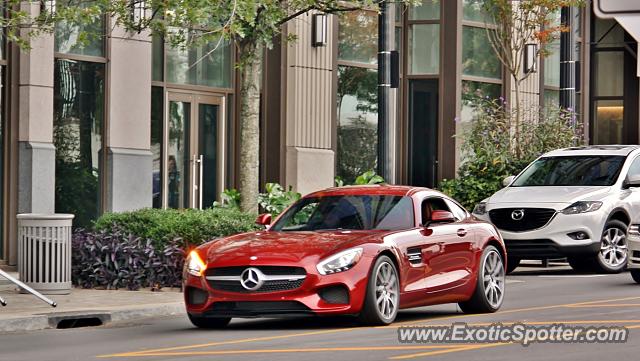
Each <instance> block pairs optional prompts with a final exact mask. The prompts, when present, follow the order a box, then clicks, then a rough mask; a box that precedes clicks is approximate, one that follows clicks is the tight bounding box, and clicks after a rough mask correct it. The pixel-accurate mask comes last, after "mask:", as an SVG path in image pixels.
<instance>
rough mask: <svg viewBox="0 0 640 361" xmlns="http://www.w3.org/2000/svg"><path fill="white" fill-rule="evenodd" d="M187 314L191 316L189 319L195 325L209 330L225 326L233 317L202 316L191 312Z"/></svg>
mask: <svg viewBox="0 0 640 361" xmlns="http://www.w3.org/2000/svg"><path fill="white" fill-rule="evenodd" d="M187 315H188V316H189V321H191V323H192V324H193V325H194V326H196V327H198V328H204V329H209V330H210V329H217V328H224V327H226V326H227V325H228V324H229V322H231V317H224V318H213V317H202V316H196V315H192V314H190V313H188V314H187Z"/></svg>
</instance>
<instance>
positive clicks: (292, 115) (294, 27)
mask: <svg viewBox="0 0 640 361" xmlns="http://www.w3.org/2000/svg"><path fill="white" fill-rule="evenodd" d="M333 21H337V18H336V17H335V16H333V15H330V16H329V19H328V22H329V25H328V26H327V29H328V34H327V39H328V40H329V42H330V43H329V44H327V46H323V47H312V46H311V34H312V29H311V13H309V14H308V15H303V16H299V17H298V18H296V19H294V20H292V21H290V22H289V23H288V24H287V27H286V33H287V34H285V35H283V36H286V35H288V34H295V35H296V36H297V41H295V42H293V43H287V44H285V45H284V47H285V49H284V51H283V53H284V54H283V56H282V59H283V66H282V69H283V72H284V73H285V74H284V75H283V78H284V81H283V83H284V87H283V91H282V102H283V103H282V105H281V108H282V109H283V112H284V127H283V132H284V139H285V148H286V151H285V154H284V164H285V172H284V173H285V174H284V175H285V184H286V185H287V186H292V187H293V188H294V189H295V190H297V191H298V192H300V193H302V194H307V193H309V192H313V191H316V190H319V189H323V188H327V187H331V186H332V185H333V179H334V176H335V154H334V151H333V149H332V138H333V135H334V134H335V132H334V130H335V128H334V127H335V125H334V124H333V119H334V117H333V115H334V114H335V111H336V110H335V109H336V108H335V97H336V89H334V81H333V80H334V77H335V74H334V69H333V60H334V58H333V56H334V53H333V49H334V47H333V46H332V44H331V39H333V38H334V36H333V31H334V26H332V22H333Z"/></svg>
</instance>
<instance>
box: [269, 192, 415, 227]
mask: <svg viewBox="0 0 640 361" xmlns="http://www.w3.org/2000/svg"><path fill="white" fill-rule="evenodd" d="M413 226H414V216H413V201H412V200H411V198H410V197H401V196H390V195H343V196H328V197H309V198H303V199H301V200H299V201H298V202H296V204H294V205H293V207H291V208H290V209H289V210H288V211H287V212H286V213H285V214H284V215H283V216H282V217H281V218H280V219H279V220H278V221H277V222H276V223H274V224H273V225H272V226H271V228H270V230H273V231H284V232H286V231H322V230H342V229H344V230H400V229H408V228H413Z"/></svg>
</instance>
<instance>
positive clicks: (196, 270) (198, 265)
mask: <svg viewBox="0 0 640 361" xmlns="http://www.w3.org/2000/svg"><path fill="white" fill-rule="evenodd" d="M185 264H186V267H187V272H189V274H190V275H192V276H196V277H200V276H202V274H203V273H204V271H205V270H206V269H207V264H206V263H204V262H203V261H202V258H200V255H199V254H198V252H197V251H196V250H193V251H191V253H189V256H188V257H187V260H186V261H185Z"/></svg>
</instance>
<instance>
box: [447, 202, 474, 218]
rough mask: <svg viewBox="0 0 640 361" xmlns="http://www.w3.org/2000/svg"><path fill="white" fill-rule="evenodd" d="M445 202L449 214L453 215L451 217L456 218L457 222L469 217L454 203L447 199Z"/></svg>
mask: <svg viewBox="0 0 640 361" xmlns="http://www.w3.org/2000/svg"><path fill="white" fill-rule="evenodd" d="M445 202H447V205H448V206H449V208H450V209H451V213H453V215H454V216H455V217H456V219H457V220H458V221H463V220H465V219H466V218H467V217H468V216H469V214H468V213H467V211H466V210H464V208H462V207H461V206H460V205H458V204H457V203H456V202H452V201H450V200H448V199H445Z"/></svg>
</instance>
